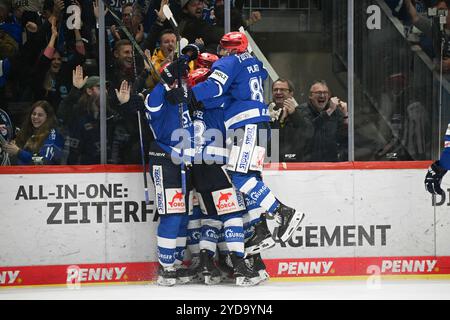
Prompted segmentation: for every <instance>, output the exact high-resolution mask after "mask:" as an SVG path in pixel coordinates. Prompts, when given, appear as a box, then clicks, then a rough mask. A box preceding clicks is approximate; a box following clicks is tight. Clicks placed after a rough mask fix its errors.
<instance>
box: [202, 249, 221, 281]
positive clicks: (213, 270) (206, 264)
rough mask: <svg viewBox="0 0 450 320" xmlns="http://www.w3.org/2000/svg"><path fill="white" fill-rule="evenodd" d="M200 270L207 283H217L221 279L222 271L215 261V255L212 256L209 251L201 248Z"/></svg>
mask: <svg viewBox="0 0 450 320" xmlns="http://www.w3.org/2000/svg"><path fill="white" fill-rule="evenodd" d="M200 270H201V272H202V274H203V276H204V277H205V284H207V285H216V284H219V283H220V281H221V273H220V270H219V269H218V268H217V266H216V264H215V263H214V259H213V257H210V256H209V254H208V251H207V250H205V249H203V250H200Z"/></svg>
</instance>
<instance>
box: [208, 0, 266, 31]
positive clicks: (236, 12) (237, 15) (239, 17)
mask: <svg viewBox="0 0 450 320" xmlns="http://www.w3.org/2000/svg"><path fill="white" fill-rule="evenodd" d="M243 6H244V1H235V3H234V6H231V12H230V23H231V26H230V28H231V31H239V28H240V27H241V26H242V27H244V29H247V28H249V27H250V26H251V25H253V24H255V23H257V22H258V21H260V20H261V12H259V11H252V12H250V15H249V17H248V19H244V16H243V13H242V7H243ZM213 15H214V19H213V24H214V25H216V26H217V27H218V28H220V29H221V30H223V31H222V32H223V33H225V23H224V17H225V9H224V0H216V1H215V7H214V12H213Z"/></svg>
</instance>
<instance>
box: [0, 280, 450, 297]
mask: <svg viewBox="0 0 450 320" xmlns="http://www.w3.org/2000/svg"><path fill="white" fill-rule="evenodd" d="M31 299H32V300H54V299H56V300H97V299H98V300H335V299H337V300H449V299H450V280H381V282H376V283H369V282H367V281H342V280H340V281H320V282H275V281H270V282H266V283H264V284H260V285H258V286H255V287H250V288H238V287H236V286H234V285H232V284H221V285H217V286H205V285H200V284H190V285H180V286H175V287H170V288H167V287H159V286H157V285H156V284H154V283H150V284H127V285H88V286H86V285H85V286H82V287H81V288H77V289H75V288H72V289H69V288H67V287H44V288H43V287H39V288H8V289H5V288H2V289H0V300H31Z"/></svg>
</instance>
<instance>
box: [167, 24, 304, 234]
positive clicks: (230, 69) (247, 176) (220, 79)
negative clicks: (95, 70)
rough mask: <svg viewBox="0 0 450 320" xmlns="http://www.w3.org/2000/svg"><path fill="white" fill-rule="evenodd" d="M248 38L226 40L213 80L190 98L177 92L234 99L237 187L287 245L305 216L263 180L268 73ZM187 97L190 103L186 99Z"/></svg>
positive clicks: (231, 123) (230, 166)
mask: <svg viewBox="0 0 450 320" xmlns="http://www.w3.org/2000/svg"><path fill="white" fill-rule="evenodd" d="M247 46H248V40H247V38H246V36H245V34H243V33H240V32H230V33H227V34H225V35H224V36H223V37H222V39H221V41H220V51H221V52H220V54H221V55H222V56H223V58H221V59H220V60H218V61H217V62H216V63H215V64H214V65H213V69H212V73H211V75H210V76H209V78H208V79H207V80H206V81H204V82H202V83H200V84H198V85H196V86H195V87H193V88H192V90H191V91H189V92H188V94H186V93H185V92H182V91H180V90H175V91H174V93H173V94H172V95H171V99H174V100H175V101H178V100H180V101H191V100H193V101H202V102H203V101H205V100H208V99H211V98H215V97H220V96H223V95H228V96H229V97H230V102H229V103H227V104H226V105H225V106H224V122H225V127H226V129H232V130H235V132H236V134H235V137H236V138H235V139H234V146H233V147H232V149H231V153H230V157H229V160H228V163H227V172H228V174H229V176H230V177H231V181H232V183H233V185H234V186H235V187H236V188H237V189H238V190H239V191H241V192H242V193H244V194H246V195H247V196H249V197H251V198H252V199H253V200H254V201H255V203H256V204H257V205H258V206H260V207H262V208H264V210H266V212H267V213H268V215H269V216H271V217H275V218H276V221H277V222H278V223H279V224H280V226H279V227H278V233H277V237H278V238H279V239H280V240H281V241H282V242H287V241H288V240H289V239H290V238H291V237H292V235H293V233H294V231H295V230H296V229H297V227H298V226H299V224H300V223H301V221H302V220H303V218H304V214H303V213H301V212H298V211H296V210H295V209H293V208H290V207H288V206H286V205H284V204H283V203H281V202H280V201H279V200H278V199H277V198H275V196H274V195H273V194H272V192H271V191H270V189H269V188H268V187H267V186H266V185H265V184H264V182H263V181H262V175H261V173H262V170H263V162H264V154H265V149H264V148H263V147H262V146H260V145H258V144H261V141H258V136H257V133H258V132H259V130H261V129H263V130H269V128H270V127H269V115H268V109H267V105H266V104H265V103H264V92H263V80H264V79H266V78H267V75H268V74H267V71H266V70H265V69H264V67H263V65H262V63H261V61H259V60H258V59H256V58H255V57H253V56H252V55H251V54H250V53H249V52H248V51H247ZM183 97H184V100H183Z"/></svg>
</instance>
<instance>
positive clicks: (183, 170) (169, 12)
mask: <svg viewBox="0 0 450 320" xmlns="http://www.w3.org/2000/svg"><path fill="white" fill-rule="evenodd" d="M163 13H164V16H165V17H166V18H167V20H169V23H170V24H171V25H172V28H173V29H174V31H175V34H176V36H177V42H178V44H177V46H178V57H180V56H181V35H180V32H179V30H178V23H177V22H176V21H175V18H174V17H173V13H172V10H170V8H169V6H168V5H167V4H165V5H164V6H163ZM181 85H182V84H181V64H180V63H178V87H180V86H181ZM178 113H179V116H180V128H183V104H182V103H180V104H179V105H178ZM180 152H181V154H180V157H181V164H180V168H181V192H182V193H183V195H186V192H187V190H186V165H185V163H184V161H183V156H184V155H183V148H180Z"/></svg>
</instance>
